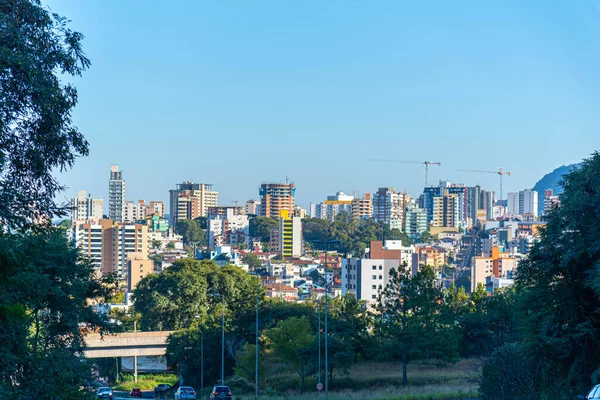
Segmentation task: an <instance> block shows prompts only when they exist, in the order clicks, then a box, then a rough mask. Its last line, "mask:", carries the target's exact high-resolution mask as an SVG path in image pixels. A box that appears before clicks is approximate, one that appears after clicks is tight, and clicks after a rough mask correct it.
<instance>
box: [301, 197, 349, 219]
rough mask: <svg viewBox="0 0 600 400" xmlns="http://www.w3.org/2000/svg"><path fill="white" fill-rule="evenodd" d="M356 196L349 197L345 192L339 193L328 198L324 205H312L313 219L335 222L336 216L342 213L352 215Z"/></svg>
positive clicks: (311, 214)
mask: <svg viewBox="0 0 600 400" xmlns="http://www.w3.org/2000/svg"><path fill="white" fill-rule="evenodd" d="M353 200H354V196H348V195H346V194H345V193H344V192H337V193H336V194H335V195H333V196H327V199H326V200H325V201H324V202H322V203H316V204H313V203H311V204H310V216H311V218H319V219H327V220H330V221H334V220H335V216H336V215H338V214H339V213H341V212H345V213H348V215H352V201H353Z"/></svg>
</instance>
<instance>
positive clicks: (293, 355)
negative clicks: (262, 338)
mask: <svg viewBox="0 0 600 400" xmlns="http://www.w3.org/2000/svg"><path fill="white" fill-rule="evenodd" d="M266 335H267V338H268V340H269V344H270V346H271V349H272V350H273V353H274V355H275V356H277V357H278V358H279V359H281V360H282V361H284V362H285V363H287V364H288V365H289V366H290V367H292V369H293V370H294V372H296V374H298V377H299V378H300V381H301V384H302V390H306V384H305V380H306V377H307V376H309V375H311V373H312V370H311V362H312V357H311V354H312V351H311V348H312V347H314V346H313V343H314V335H312V334H311V332H310V322H309V321H308V319H306V318H304V317H301V318H289V319H286V320H283V321H280V322H279V323H278V324H277V326H276V327H275V328H272V329H270V330H268V331H267V332H266Z"/></svg>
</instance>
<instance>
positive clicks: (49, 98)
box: [0, 0, 90, 229]
mask: <svg viewBox="0 0 600 400" xmlns="http://www.w3.org/2000/svg"><path fill="white" fill-rule="evenodd" d="M0 16H1V18H2V19H1V21H2V23H1V26H2V28H1V29H0V62H1V65H2V68H0V138H1V142H2V157H1V160H0V171H1V173H0V197H1V198H2V201H1V202H0V221H2V222H3V224H5V225H8V226H10V227H11V228H12V229H16V228H20V227H27V226H32V225H31V224H32V222H33V221H35V220H36V219H38V218H39V217H42V216H48V217H50V218H52V217H54V216H61V215H65V214H66V211H67V210H66V209H64V208H62V207H59V206H57V205H56V203H55V198H56V197H57V194H58V193H59V192H60V191H61V190H62V189H63V187H62V186H61V185H60V183H59V182H58V180H57V179H56V175H55V174H54V171H56V170H66V169H67V168H70V167H72V166H73V164H74V162H75V159H76V158H77V157H78V156H85V155H87V154H88V142H87V141H86V140H85V139H84V137H83V135H82V134H81V133H80V132H79V131H78V130H77V128H76V127H75V126H74V125H73V123H72V120H71V113H72V110H73V108H74V107H75V104H76V103H77V90H76V89H75V87H74V86H73V85H72V84H70V83H68V81H69V80H68V79H63V78H62V77H61V76H60V75H65V76H79V75H81V73H82V72H83V71H84V70H86V69H87V68H88V67H89V65H90V61H89V60H88V59H87V58H86V57H85V55H84V53H83V50H82V48H81V41H82V39H83V35H82V34H80V33H78V32H73V31H72V30H70V29H69V28H68V27H67V20H66V18H64V17H61V16H59V15H57V14H53V13H50V12H49V11H48V10H47V9H46V8H44V7H43V6H42V4H41V1H39V0H28V1H25V0H16V1H3V2H1V3H0ZM33 203H34V204H35V206H34V207H32V204H33Z"/></svg>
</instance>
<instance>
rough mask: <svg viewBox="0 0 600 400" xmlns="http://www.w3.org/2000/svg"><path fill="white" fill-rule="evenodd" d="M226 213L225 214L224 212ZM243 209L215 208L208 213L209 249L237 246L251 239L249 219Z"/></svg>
mask: <svg viewBox="0 0 600 400" xmlns="http://www.w3.org/2000/svg"><path fill="white" fill-rule="evenodd" d="M223 209H224V211H225V213H223V212H222V211H223ZM239 209H242V207H213V208H210V209H209V212H208V220H207V225H208V248H209V249H214V248H215V246H223V245H232V246H237V245H239V244H241V243H240V241H243V242H245V243H246V244H248V243H247V239H249V233H250V232H249V227H250V223H249V219H248V216H247V215H246V214H244V213H243V209H242V210H241V211H240V210H239Z"/></svg>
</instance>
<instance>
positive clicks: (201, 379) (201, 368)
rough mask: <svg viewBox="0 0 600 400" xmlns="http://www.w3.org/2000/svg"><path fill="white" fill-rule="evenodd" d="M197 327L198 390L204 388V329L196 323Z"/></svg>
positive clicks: (197, 316)
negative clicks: (198, 344) (198, 348)
mask: <svg viewBox="0 0 600 400" xmlns="http://www.w3.org/2000/svg"><path fill="white" fill-rule="evenodd" d="M194 318H196V319H198V320H200V319H202V316H200V315H195V316H194ZM198 329H199V330H200V390H201V391H202V390H204V329H202V328H201V327H200V323H198Z"/></svg>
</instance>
